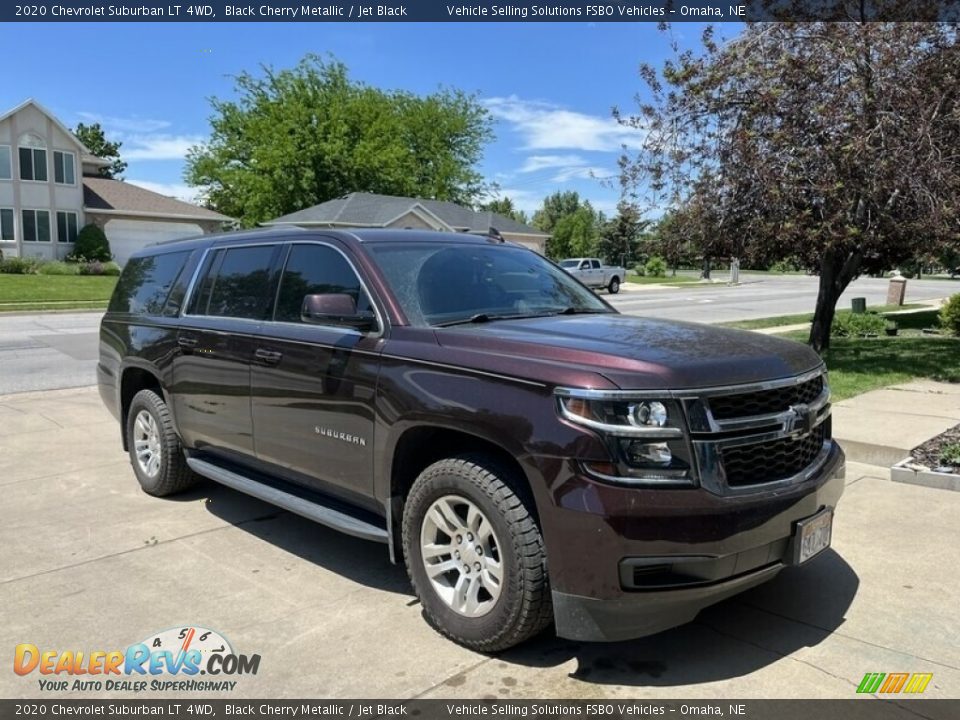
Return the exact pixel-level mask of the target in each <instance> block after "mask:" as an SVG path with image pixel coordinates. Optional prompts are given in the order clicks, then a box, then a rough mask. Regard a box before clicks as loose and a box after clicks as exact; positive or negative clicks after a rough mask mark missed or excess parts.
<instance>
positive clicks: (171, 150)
mask: <svg viewBox="0 0 960 720" xmlns="http://www.w3.org/2000/svg"><path fill="white" fill-rule="evenodd" d="M118 137H119V138H120V139H121V141H122V142H123V146H122V147H121V148H120V156H121V157H122V158H123V159H124V160H183V159H185V158H186V157H187V151H188V150H189V149H190V148H191V147H193V146H194V145H199V144H200V143H202V142H203V140H204V138H202V137H201V136H199V135H130V136H118Z"/></svg>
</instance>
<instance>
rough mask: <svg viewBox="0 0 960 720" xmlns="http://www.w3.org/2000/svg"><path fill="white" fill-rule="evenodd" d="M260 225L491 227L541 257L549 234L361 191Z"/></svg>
mask: <svg viewBox="0 0 960 720" xmlns="http://www.w3.org/2000/svg"><path fill="white" fill-rule="evenodd" d="M263 224H264V225H271V226H272V225H276V226H283V225H299V226H301V227H313V228H316V227H329V228H334V227H338V228H349V227H372V228H415V229H419V230H423V229H426V230H443V231H446V232H469V233H486V232H488V231H489V230H490V228H491V227H493V228H496V229H497V230H498V231H499V233H500V234H501V235H502V236H503V238H504V240H508V241H510V242H514V243H517V244H519V245H525V246H526V247H528V248H531V249H532V250H536V251H537V252H539V253H540V254H541V255H542V254H543V253H544V251H545V250H546V245H547V238H549V237H550V235H549V233H545V232H543V231H541V230H537V229H536V228H534V227H530V226H529V225H525V224H524V223H520V222H517V221H516V220H513V219H511V218H508V217H505V216H503V215H498V214H497V213H493V212H487V211H480V212H478V211H476V210H471V209H470V208H468V207H464V206H463V205H457V204H456V203H452V202H446V201H443V200H424V199H422V198H409V197H395V196H392V195H374V194H371V193H360V192H355V193H350V194H349V195H344V196H343V197H339V198H335V199H333V200H328V201H327V202H325V203H320V204H319V205H314V206H313V207H311V208H307V209H306V210H298V211H297V212H295V213H290V214H289V215H284V216H282V217H278V218H276V219H275V220H271V221H269V222H266V223H263Z"/></svg>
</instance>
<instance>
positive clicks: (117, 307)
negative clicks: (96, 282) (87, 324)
mask: <svg viewBox="0 0 960 720" xmlns="http://www.w3.org/2000/svg"><path fill="white" fill-rule="evenodd" d="M189 255H190V251H189V250H187V251H184V252H177V253H167V254H165V255H151V256H149V257H142V258H134V259H133V260H131V261H130V262H128V263H127V265H126V267H125V268H124V269H123V273H122V274H121V275H120V281H119V282H118V283H117V289H116V290H115V291H114V293H113V298H112V299H111V300H110V311H111V312H129V313H134V314H136V315H159V314H160V313H161V311H162V310H163V305H164V303H165V302H166V301H167V295H168V294H169V293H170V288H171V287H173V284H174V283H175V282H176V280H177V277H178V276H179V275H180V272H181V271H182V270H183V266H184V264H185V263H186V261H187V258H188V257H189Z"/></svg>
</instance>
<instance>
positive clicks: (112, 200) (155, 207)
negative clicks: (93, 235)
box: [83, 177, 231, 222]
mask: <svg viewBox="0 0 960 720" xmlns="http://www.w3.org/2000/svg"><path fill="white" fill-rule="evenodd" d="M83 205H84V209H85V210H87V211H89V212H93V213H104V214H108V215H109V214H113V215H140V216H145V217H157V218H170V219H177V220H218V221H220V222H229V221H230V220H231V218H229V217H227V216H226V215H221V214H220V213H218V212H214V211H213V210H208V209H207V208H203V207H199V206H197V205H191V204H190V203H186V202H183V201H182V200H176V199H174V198H171V197H167V196H166V195H161V194H160V193H155V192H153V191H152V190H147V189H146V188H142V187H138V186H137V185H133V184H131V183H127V182H121V181H119V180H111V179H110V178H102V177H85V178H83Z"/></svg>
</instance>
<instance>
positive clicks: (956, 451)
mask: <svg viewBox="0 0 960 720" xmlns="http://www.w3.org/2000/svg"><path fill="white" fill-rule="evenodd" d="M940 462H942V463H943V464H944V465H952V466H953V467H957V466H960V443H950V444H949V445H944V446H943V447H942V448H941V449H940Z"/></svg>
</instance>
